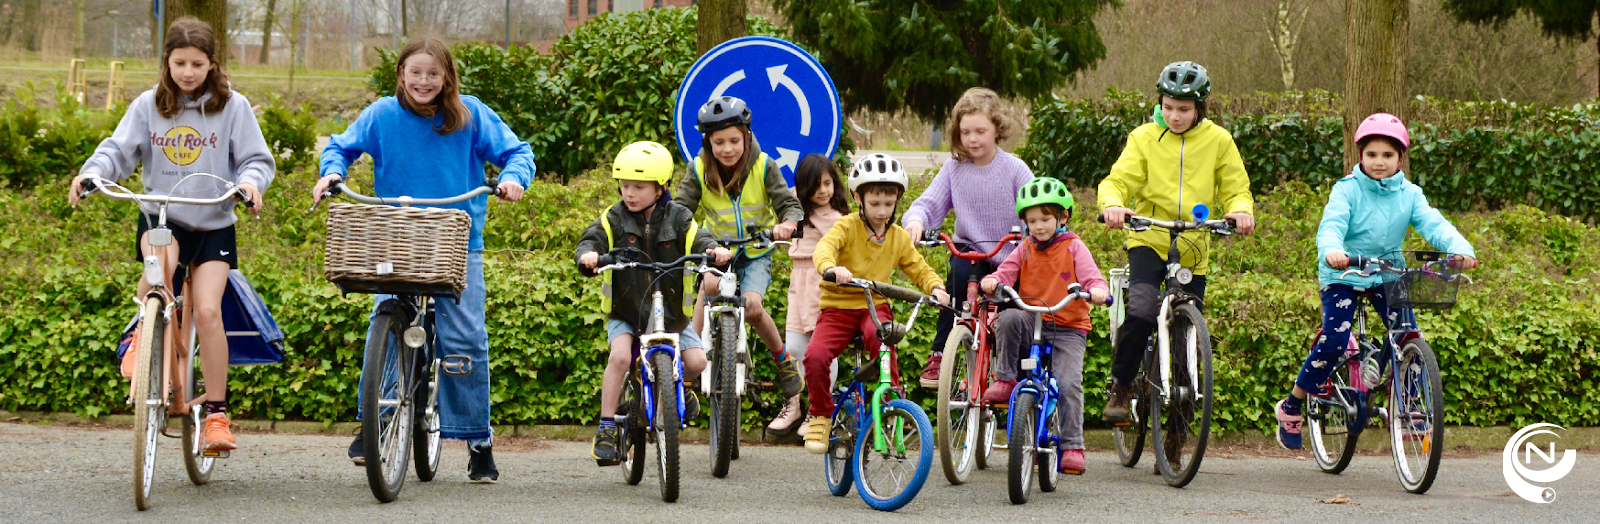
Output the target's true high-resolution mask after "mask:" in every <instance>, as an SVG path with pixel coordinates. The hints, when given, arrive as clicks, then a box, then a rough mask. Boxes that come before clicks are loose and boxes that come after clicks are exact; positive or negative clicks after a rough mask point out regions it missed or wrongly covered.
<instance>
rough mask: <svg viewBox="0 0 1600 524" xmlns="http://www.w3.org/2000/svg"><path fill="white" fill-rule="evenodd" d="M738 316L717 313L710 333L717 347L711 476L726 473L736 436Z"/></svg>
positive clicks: (713, 368) (713, 372)
mask: <svg viewBox="0 0 1600 524" xmlns="http://www.w3.org/2000/svg"><path fill="white" fill-rule="evenodd" d="M739 321H740V320H739V318H737V317H735V316H734V315H733V313H721V314H718V315H717V333H716V335H715V336H713V337H712V340H713V341H715V344H716V347H715V348H712V350H713V351H714V352H715V354H714V356H713V359H712V361H711V398H709V399H707V400H708V401H709V402H708V403H709V404H711V446H710V448H711V476H713V477H716V478H723V477H726V476H728V463H729V462H731V461H732V460H733V450H734V446H735V445H736V444H737V442H738V440H739V382H738V380H739V377H738V368H739V362H738V358H739V357H738V356H737V354H736V351H737V348H735V347H734V346H735V345H736V344H738V343H739V331H738V329H739Z"/></svg>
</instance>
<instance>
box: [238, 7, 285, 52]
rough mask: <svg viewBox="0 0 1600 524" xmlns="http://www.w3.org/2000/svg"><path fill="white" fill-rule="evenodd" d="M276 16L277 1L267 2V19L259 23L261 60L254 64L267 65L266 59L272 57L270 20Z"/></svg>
mask: <svg viewBox="0 0 1600 524" xmlns="http://www.w3.org/2000/svg"><path fill="white" fill-rule="evenodd" d="M276 14H278V0H267V18H266V20H265V21H263V22H262V23H261V58H260V59H259V60H257V62H256V63H259V64H261V65H267V59H268V57H270V56H272V18H273V16H274V15H276ZM239 58H240V59H243V58H244V57H242V56H241V57H239Z"/></svg>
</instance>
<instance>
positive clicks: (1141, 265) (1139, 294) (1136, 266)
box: [1111, 247, 1206, 386]
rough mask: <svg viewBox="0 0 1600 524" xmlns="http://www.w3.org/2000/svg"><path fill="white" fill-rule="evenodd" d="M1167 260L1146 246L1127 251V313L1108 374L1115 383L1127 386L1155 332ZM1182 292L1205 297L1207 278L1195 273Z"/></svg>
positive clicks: (1130, 382)
mask: <svg viewBox="0 0 1600 524" xmlns="http://www.w3.org/2000/svg"><path fill="white" fill-rule="evenodd" d="M1166 276H1167V263H1166V261H1164V260H1162V259H1161V256H1160V255H1157V254H1156V250H1154V249H1150V248H1148V247H1136V248H1133V249H1129V250H1128V296H1127V297H1124V298H1125V299H1126V300H1127V301H1128V316H1127V318H1125V319H1124V320H1123V321H1122V327H1121V329H1120V330H1119V331H1118V332H1117V335H1118V337H1117V340H1116V341H1115V342H1116V345H1117V354H1116V358H1115V359H1113V361H1112V363H1111V376H1112V377H1114V378H1116V380H1117V383H1118V384H1121V385H1123V386H1128V385H1131V384H1132V383H1133V377H1134V375H1137V374H1139V364H1140V361H1141V360H1142V357H1143V356H1144V350H1145V348H1146V347H1149V345H1150V335H1151V334H1153V333H1155V331H1156V316H1158V315H1160V314H1161V297H1162V294H1161V287H1162V284H1163V282H1165V281H1166ZM1183 289H1184V290H1185V291H1188V292H1189V293H1190V294H1193V295H1195V296H1198V297H1201V298H1205V295H1206V277H1205V276H1204V275H1195V276H1194V280H1191V281H1189V283H1188V284H1185V285H1184V286H1183Z"/></svg>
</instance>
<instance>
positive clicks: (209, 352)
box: [68, 17, 277, 451]
mask: <svg viewBox="0 0 1600 524" xmlns="http://www.w3.org/2000/svg"><path fill="white" fill-rule="evenodd" d="M162 48H163V53H162V60H161V74H160V83H159V84H157V85H156V86H155V88H154V89H151V90H149V91H145V92H144V93H143V94H140V95H139V98H137V99H135V100H134V101H133V104H132V105H129V106H128V112H127V113H126V114H125V115H123V117H122V122H121V123H119V124H117V130H116V131H115V132H114V133H112V135H111V137H110V138H107V139H105V140H104V141H102V142H100V146H99V147H97V148H95V151H94V154H93V155H91V156H90V157H89V160H88V161H87V162H84V163H83V167H82V168H81V169H80V170H79V174H78V176H76V177H74V178H73V179H72V185H71V188H70V189H69V190H68V200H69V201H70V203H72V204H74V205H76V204H77V201H78V198H79V194H78V189H77V188H79V187H81V186H80V184H81V183H82V182H83V180H84V179H86V178H89V177H97V178H103V179H106V180H111V181H116V180H121V179H124V178H127V177H128V176H130V175H132V174H133V171H134V169H135V167H137V166H138V165H139V164H143V168H144V171H143V177H142V181H143V182H144V187H145V192H146V193H148V194H151V195H170V196H180V197H190V198H213V197H216V196H218V195H220V194H222V192H223V191H226V190H227V184H228V183H232V184H237V185H238V186H239V188H240V190H242V191H243V192H244V193H245V194H246V195H247V196H249V197H250V202H253V206H254V207H252V208H251V209H250V211H251V212H253V213H260V212H261V206H262V200H261V193H262V192H263V191H265V190H266V189H267V185H268V184H271V183H272V177H273V174H274V172H275V171H276V170H277V165H276V163H275V162H274V161H273V158H272V151H271V149H270V148H268V146H267V143H266V140H265V139H263V138H262V136H261V128H260V127H259V126H258V125H257V124H256V117H255V113H253V112H252V111H251V110H250V102H249V101H248V100H245V97H244V96H242V95H240V94H238V93H235V92H233V90H232V88H231V87H230V86H229V84H228V75H227V73H224V72H223V71H222V66H221V64H218V63H217V61H216V37H215V35H214V34H213V33H212V31H211V26H209V25H206V24H205V23H204V22H200V21H198V20H195V19H193V18H187V17H186V18H183V19H180V20H178V21H176V22H173V23H172V26H171V28H169V29H168V30H167V37H166V42H165V45H163V46H162ZM195 173H210V174H212V175H215V176H217V177H219V178H221V179H222V180H218V179H216V178H211V177H207V176H197V177H193V178H189V179H188V180H184V177H186V176H188V175H191V174H195ZM223 180H226V181H227V182H226V183H225V182H223ZM180 182H181V184H180ZM141 210H142V211H143V212H142V213H140V215H141V216H140V217H139V224H138V233H137V237H136V238H137V240H136V242H137V246H138V247H137V250H136V252H135V255H136V256H135V260H143V256H144V255H148V254H154V249H155V248H153V247H151V246H150V244H149V242H148V241H147V239H146V238H145V237H146V235H145V232H146V231H147V230H148V229H149V228H150V227H152V225H153V223H154V221H155V215H154V214H155V213H156V212H157V206H154V205H143V204H141ZM167 220H168V227H170V228H171V229H172V236H173V239H175V240H176V242H174V245H169V246H166V247H165V248H164V249H165V250H166V260H165V261H164V263H165V264H166V267H165V268H164V269H165V270H166V279H167V282H168V284H169V288H170V284H171V283H172V282H174V272H175V271H176V270H177V269H178V266H179V265H183V266H186V268H187V270H188V271H189V272H190V273H191V274H192V276H193V281H192V286H191V287H189V288H186V289H183V290H182V291H183V292H184V294H185V295H186V296H187V297H188V298H187V299H185V300H186V301H187V302H188V303H189V305H190V307H192V308H193V309H192V310H191V315H190V316H189V317H188V318H190V319H191V321H192V322H193V323H194V328H195V332H196V334H197V335H198V338H199V341H200V369H201V372H202V374H203V375H204V377H205V379H206V383H207V384H208V385H209V386H210V387H207V388H206V393H205V406H206V411H207V414H208V415H207V417H206V420H205V427H204V429H203V431H202V433H201V442H202V445H203V446H205V448H206V449H210V450H219V451H220V450H231V449H235V448H236V447H237V446H236V441H235V439H234V436H233V433H232V431H231V430H230V428H229V426H231V425H232V422H231V421H229V420H228V417H227V414H226V412H227V409H228V401H227V398H228V397H227V395H228V339H227V335H226V332H224V331H223V327H222V295H223V292H224V291H225V290H226V289H227V285H228V270H229V269H232V268H234V267H237V266H238V260H239V258H238V245H237V243H236V241H235V236H234V228H233V223H234V222H235V221H236V220H237V217H235V216H234V214H233V205H232V203H231V202H230V203H227V204H222V205H216V206H195V205H183V204H173V205H171V206H170V207H168V209H167ZM176 278H180V279H181V278H183V277H182V275H181V274H179V275H177V276H176ZM147 291H149V289H148V286H147V285H146V284H145V283H144V281H143V280H142V279H141V280H140V282H139V295H140V296H143V295H144V294H145V293H146V292H147ZM181 328H182V329H188V326H182V327H181ZM172 329H173V330H174V331H172V332H170V333H169V334H168V336H167V337H165V339H166V340H168V341H172V340H177V339H178V337H177V336H174V334H175V333H177V332H178V331H176V330H177V329H179V327H178V326H173V327H172ZM132 354H133V352H132V351H130V352H129V353H128V355H132Z"/></svg>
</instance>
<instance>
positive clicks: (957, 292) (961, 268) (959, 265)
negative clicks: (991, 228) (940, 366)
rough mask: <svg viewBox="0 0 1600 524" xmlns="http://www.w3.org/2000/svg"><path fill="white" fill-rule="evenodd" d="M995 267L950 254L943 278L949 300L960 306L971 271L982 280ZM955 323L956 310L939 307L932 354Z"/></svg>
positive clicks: (937, 351) (939, 350) (941, 349)
mask: <svg viewBox="0 0 1600 524" xmlns="http://www.w3.org/2000/svg"><path fill="white" fill-rule="evenodd" d="M958 248H959V249H961V250H963V251H966V250H970V249H976V248H974V247H972V246H969V245H965V244H963V245H961V246H958ZM995 269H996V268H995V266H994V264H990V263H989V262H988V261H983V262H968V261H967V260H966V259H963V258H960V257H957V256H955V255H950V277H949V278H947V279H945V282H944V289H945V291H948V292H950V300H951V301H952V302H954V303H955V304H956V305H957V307H960V305H961V304H963V303H966V301H967V279H968V278H971V276H972V273H973V272H974V271H976V272H977V274H978V280H983V277H986V276H989V274H991V273H994V272H995ZM955 325H956V312H955V311H951V310H948V309H940V310H939V328H938V332H937V334H935V335H934V336H933V352H934V354H939V353H941V352H943V351H944V344H945V340H946V339H948V338H950V330H951V329H953V328H954V327H955Z"/></svg>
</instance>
